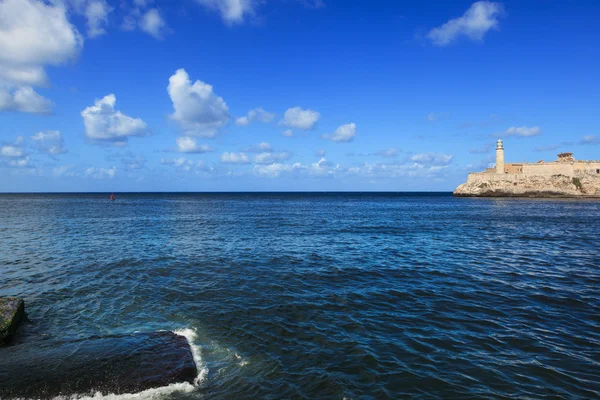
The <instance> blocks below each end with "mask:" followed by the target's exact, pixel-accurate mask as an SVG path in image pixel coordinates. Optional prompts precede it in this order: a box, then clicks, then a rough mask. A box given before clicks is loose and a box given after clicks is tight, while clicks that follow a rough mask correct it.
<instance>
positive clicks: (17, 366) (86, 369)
mask: <svg viewBox="0 0 600 400" xmlns="http://www.w3.org/2000/svg"><path fill="white" fill-rule="evenodd" d="M196 376H197V369H196V364H195V362H194V358H193V356H192V351H191V348H190V345H189V343H188V341H187V339H186V338H185V337H183V336H179V335H176V334H174V333H172V332H153V333H136V334H131V335H119V336H108V337H93V338H89V339H84V340H76V341H64V342H56V341H50V340H48V341H43V340H42V341H39V342H30V343H26V344H20V345H16V346H10V347H6V348H2V349H0V399H3V400H4V399H16V398H19V399H20V398H26V399H33V398H34V399H49V398H53V397H57V396H73V395H76V394H78V395H81V394H92V393H96V392H101V393H102V394H109V393H113V394H123V393H137V392H141V391H143V390H146V389H151V388H157V387H161V386H167V385H169V384H171V383H177V382H188V383H193V382H194V379H195V378H196Z"/></svg>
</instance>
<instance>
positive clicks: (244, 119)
mask: <svg viewBox="0 0 600 400" xmlns="http://www.w3.org/2000/svg"><path fill="white" fill-rule="evenodd" d="M249 123H250V119H249V118H248V117H239V118H237V119H236V120H235V124H236V125H239V126H246V125H248V124H249Z"/></svg>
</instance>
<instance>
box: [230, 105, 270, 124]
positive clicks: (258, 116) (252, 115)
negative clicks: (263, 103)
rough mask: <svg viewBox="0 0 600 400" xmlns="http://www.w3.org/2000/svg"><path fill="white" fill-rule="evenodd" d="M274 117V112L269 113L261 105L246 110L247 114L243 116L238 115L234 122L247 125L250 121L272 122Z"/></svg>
mask: <svg viewBox="0 0 600 400" xmlns="http://www.w3.org/2000/svg"><path fill="white" fill-rule="evenodd" d="M274 119H275V114H273V113H270V112H268V111H265V110H263V109H262V107H258V108H255V109H253V110H250V111H248V114H247V115H246V116H244V117H239V118H238V119H236V120H235V123H236V124H237V125H240V126H245V125H248V124H249V123H250V122H252V121H259V122H263V123H265V124H267V123H269V122H272V121H273V120H274Z"/></svg>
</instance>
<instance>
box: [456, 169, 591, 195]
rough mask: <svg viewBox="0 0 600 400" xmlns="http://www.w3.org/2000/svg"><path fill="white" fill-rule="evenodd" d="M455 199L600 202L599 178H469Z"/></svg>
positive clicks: (480, 174)
mask: <svg viewBox="0 0 600 400" xmlns="http://www.w3.org/2000/svg"><path fill="white" fill-rule="evenodd" d="M454 196H456V197H528V198H600V176H594V175H588V174H586V175H581V176H575V177H569V176H566V175H551V176H527V175H519V174H503V175H502V174H493V173H489V174H486V173H479V174H470V175H469V178H468V180H467V182H466V183H463V184H462V185H460V186H458V187H457V188H456V190H455V191H454Z"/></svg>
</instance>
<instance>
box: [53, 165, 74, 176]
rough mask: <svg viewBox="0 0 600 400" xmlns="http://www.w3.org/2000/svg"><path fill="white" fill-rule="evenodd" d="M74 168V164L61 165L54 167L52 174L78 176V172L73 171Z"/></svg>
mask: <svg viewBox="0 0 600 400" xmlns="http://www.w3.org/2000/svg"><path fill="white" fill-rule="evenodd" d="M74 168H75V166H74V165H60V166H58V167H54V168H52V175H54V176H56V177H61V176H77V175H78V174H77V173H76V172H74V171H73V169H74Z"/></svg>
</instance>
